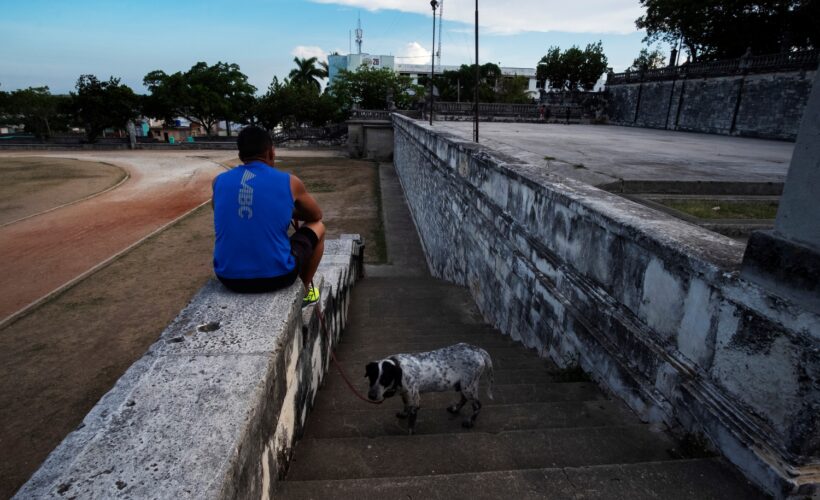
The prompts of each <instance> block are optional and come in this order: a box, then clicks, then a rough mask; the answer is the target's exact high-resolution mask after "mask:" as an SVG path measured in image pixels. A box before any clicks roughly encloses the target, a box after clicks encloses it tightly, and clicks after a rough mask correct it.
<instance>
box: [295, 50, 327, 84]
mask: <svg viewBox="0 0 820 500" xmlns="http://www.w3.org/2000/svg"><path fill="white" fill-rule="evenodd" d="M317 61H318V59H317V58H315V57H310V58H307V59H305V58H301V59H300V58H298V57H294V58H293V62H294V63H296V67H295V68H293V69H292V70H291V71H290V74H289V75H288V77H290V81H291V83H295V84H297V85H312V86H314V87H316V90H317V91H319V90H321V88H322V83H321V79H322V78H326V75H327V73H326V71H325V70H324V69H323V68H322V67H319V68H317V67H316V63H317ZM320 65H321V63H320Z"/></svg>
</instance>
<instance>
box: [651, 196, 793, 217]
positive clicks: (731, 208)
mask: <svg viewBox="0 0 820 500" xmlns="http://www.w3.org/2000/svg"><path fill="white" fill-rule="evenodd" d="M656 201H657V202H658V203H661V204H662V205H666V206H667V207H670V208H674V209H675V210H678V211H680V212H683V213H685V214H689V215H692V216H695V217H697V218H699V219H774V218H775V215H777V202H776V201H723V200H656Z"/></svg>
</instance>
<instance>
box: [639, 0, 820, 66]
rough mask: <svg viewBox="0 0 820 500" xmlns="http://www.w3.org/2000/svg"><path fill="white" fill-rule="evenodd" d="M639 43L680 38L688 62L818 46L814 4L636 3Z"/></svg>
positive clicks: (811, 0) (819, 13)
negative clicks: (640, 8) (641, 34)
mask: <svg viewBox="0 0 820 500" xmlns="http://www.w3.org/2000/svg"><path fill="white" fill-rule="evenodd" d="M641 5H642V6H643V7H644V8H645V9H646V14H644V15H643V16H641V17H639V18H638V19H637V20H636V21H635V24H636V26H637V27H638V29H643V30H646V37H645V38H644V41H646V42H649V43H651V42H654V41H659V40H660V41H665V42H667V43H669V44H670V45H675V44H677V43H678V41H679V40H680V41H681V42H682V44H683V46H684V48H685V49H686V51H687V52H688V53H689V55H690V57H691V58H692V60H693V61H697V60H714V59H727V58H736V57H740V56H741V55H743V54H744V53H745V52H746V50H747V48H751V49H752V52H753V53H756V54H770V53H775V52H788V51H791V50H795V49H813V48H817V46H818V42H820V30H818V29H817V27H818V26H820V2H817V1H816V0H763V1H749V0H731V1H727V0H641Z"/></svg>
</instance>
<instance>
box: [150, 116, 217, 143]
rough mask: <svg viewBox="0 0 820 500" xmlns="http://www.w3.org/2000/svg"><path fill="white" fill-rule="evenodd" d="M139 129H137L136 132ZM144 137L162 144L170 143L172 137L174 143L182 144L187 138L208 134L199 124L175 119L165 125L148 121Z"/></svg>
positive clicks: (160, 121) (157, 121)
mask: <svg viewBox="0 0 820 500" xmlns="http://www.w3.org/2000/svg"><path fill="white" fill-rule="evenodd" d="M139 128H140V127H137V130H139ZM138 135H139V132H138ZM145 135H146V136H147V137H152V138H154V139H158V140H160V141H162V142H170V141H171V138H172V137H173V139H174V142H183V141H186V140H188V138H189V137H203V136H206V135H208V132H207V130H205V126H203V125H202V124H201V123H198V122H194V121H188V120H186V119H184V118H177V119H175V120H174V121H173V122H171V123H165V122H164V121H162V120H149V122H148V132H147V133H146V134H145Z"/></svg>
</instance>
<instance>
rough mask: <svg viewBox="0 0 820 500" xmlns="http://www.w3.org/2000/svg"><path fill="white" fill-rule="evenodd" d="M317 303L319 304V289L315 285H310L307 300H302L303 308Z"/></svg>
mask: <svg viewBox="0 0 820 500" xmlns="http://www.w3.org/2000/svg"><path fill="white" fill-rule="evenodd" d="M316 302H319V289H318V288H316V287H315V286H313V285H310V288H309V289H308V291H307V295H305V298H304V299H302V307H305V306H309V305H310V304H313V303H316Z"/></svg>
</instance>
